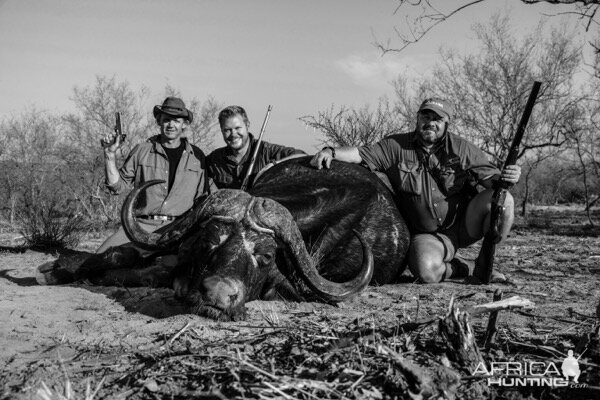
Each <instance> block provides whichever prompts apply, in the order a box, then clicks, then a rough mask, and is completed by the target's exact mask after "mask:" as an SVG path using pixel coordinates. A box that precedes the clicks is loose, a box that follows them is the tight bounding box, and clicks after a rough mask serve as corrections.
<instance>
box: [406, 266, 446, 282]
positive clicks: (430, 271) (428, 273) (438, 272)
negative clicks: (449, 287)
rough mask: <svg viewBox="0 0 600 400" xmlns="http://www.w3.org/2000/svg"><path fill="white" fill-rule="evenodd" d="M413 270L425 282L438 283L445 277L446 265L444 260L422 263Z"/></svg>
mask: <svg viewBox="0 0 600 400" xmlns="http://www.w3.org/2000/svg"><path fill="white" fill-rule="evenodd" d="M411 272H412V273H413V275H414V276H415V277H416V278H418V279H419V280H420V281H421V282H423V283H438V282H441V281H442V280H443V279H444V276H445V274H446V265H445V263H444V262H442V263H430V264H421V265H416V266H415V268H414V270H413V268H411Z"/></svg>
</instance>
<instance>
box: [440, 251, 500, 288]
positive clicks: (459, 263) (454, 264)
mask: <svg viewBox="0 0 600 400" xmlns="http://www.w3.org/2000/svg"><path fill="white" fill-rule="evenodd" d="M450 266H451V268H452V274H451V275H450V279H458V278H466V279H465V281H466V282H467V283H470V284H479V285H480V284H482V278H481V275H482V274H483V271H484V270H485V266H483V265H481V264H480V257H477V260H467V259H465V258H463V257H461V256H455V257H454V258H453V259H452V260H451V261H450ZM506 282H508V279H507V278H506V276H505V275H504V274H503V273H502V272H500V271H498V270H496V269H494V270H492V277H491V279H490V283H506Z"/></svg>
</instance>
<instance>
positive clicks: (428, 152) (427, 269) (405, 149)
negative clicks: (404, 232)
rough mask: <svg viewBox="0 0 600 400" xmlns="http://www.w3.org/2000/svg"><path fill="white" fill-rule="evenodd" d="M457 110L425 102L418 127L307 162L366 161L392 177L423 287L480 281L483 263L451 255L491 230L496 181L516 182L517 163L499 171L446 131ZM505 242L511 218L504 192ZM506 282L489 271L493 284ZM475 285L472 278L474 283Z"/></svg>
mask: <svg viewBox="0 0 600 400" xmlns="http://www.w3.org/2000/svg"><path fill="white" fill-rule="evenodd" d="M453 114H454V109H453V107H452V105H451V104H450V103H449V102H448V101H446V100H444V99H440V98H428V99H425V100H424V101H423V102H422V103H421V106H420V107H419V110H418V112H417V124H416V127H415V130H414V131H413V132H409V133H402V134H396V135H390V136H388V137H386V138H384V139H383V140H381V141H380V142H378V143H376V144H374V145H371V146H364V147H341V148H335V149H334V148H332V147H325V148H324V149H323V150H321V151H320V152H318V153H317V154H316V155H315V156H314V157H313V159H312V160H311V164H312V165H313V166H314V167H315V168H319V169H320V168H323V167H325V168H329V167H330V165H331V160H333V159H335V160H339V161H345V162H350V163H356V164H363V165H365V166H366V167H368V168H369V169H370V170H372V171H379V172H382V173H384V174H385V175H386V176H387V178H388V179H389V183H390V186H391V187H392V189H393V191H394V193H395V195H396V199H397V202H398V205H399V207H400V211H401V212H402V214H403V215H404V217H405V218H406V220H407V223H408V226H409V228H410V231H411V235H412V238H411V245H410V249H409V254H408V266H409V268H410V271H411V272H412V273H413V275H414V276H415V277H417V278H419V279H420V280H421V281H422V282H425V283H428V282H440V281H442V280H444V279H448V278H462V277H477V276H478V275H479V274H481V273H482V271H483V268H484V266H483V265H481V263H480V262H478V261H479V258H478V260H476V261H475V262H473V261H468V260H464V259H462V258H460V257H456V251H457V250H458V249H459V248H464V247H467V246H469V245H471V244H473V243H475V242H476V241H478V240H479V239H481V238H482V237H483V236H484V234H485V232H486V230H487V229H488V227H489V218H490V215H489V213H490V203H491V197H492V193H493V189H492V186H493V182H494V181H495V180H498V179H501V180H504V181H507V182H510V183H513V184H514V183H517V182H518V180H519V177H520V175H521V168H520V167H519V166H508V167H506V168H505V169H504V170H503V171H502V172H500V171H499V170H498V169H497V168H496V167H494V165H492V164H491V163H490V162H489V160H488V158H487V156H486V155H485V154H484V153H483V151H481V150H480V149H479V148H477V147H476V146H475V145H474V144H472V143H470V142H468V141H467V140H465V139H463V138H461V137H460V136H457V135H455V134H454V133H451V132H449V131H448V126H449V124H450V122H451V121H452V118H453ZM505 206H506V207H505V211H504V214H503V216H502V222H503V224H502V232H501V233H502V238H503V239H504V238H506V236H507V234H508V232H509V231H510V228H511V225H512V222H513V219H514V213H513V210H514V200H513V198H512V196H510V193H507V197H506V202H505ZM505 279H506V278H505V277H504V276H503V275H502V274H501V273H499V272H498V271H496V270H495V271H494V275H493V276H492V281H503V280H505ZM473 280H476V279H473Z"/></svg>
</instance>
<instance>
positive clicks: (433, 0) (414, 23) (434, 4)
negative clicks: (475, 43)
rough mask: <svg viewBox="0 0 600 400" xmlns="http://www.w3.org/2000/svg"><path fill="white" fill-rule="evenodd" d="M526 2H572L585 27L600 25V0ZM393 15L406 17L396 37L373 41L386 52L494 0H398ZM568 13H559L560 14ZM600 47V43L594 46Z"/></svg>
mask: <svg viewBox="0 0 600 400" xmlns="http://www.w3.org/2000/svg"><path fill="white" fill-rule="evenodd" d="M518 1H521V2H522V3H525V4H536V3H549V4H568V5H572V10H571V11H569V12H567V14H575V15H577V16H578V17H579V18H580V20H581V22H582V26H583V28H584V29H585V31H589V30H590V29H591V27H592V26H595V27H598V24H600V20H599V17H598V10H599V7H600V0H518ZM397 2H398V4H397V6H396V9H395V10H394V15H397V16H400V17H402V18H403V22H402V24H401V25H399V26H396V27H395V28H394V32H395V35H396V37H395V40H392V39H388V40H386V41H385V42H382V41H380V40H378V39H375V43H374V45H375V46H376V47H377V48H379V49H380V50H381V51H382V52H383V53H384V54H385V53H388V52H400V51H402V50H404V49H405V48H406V47H407V46H409V45H411V44H413V43H416V42H418V41H419V40H421V39H422V38H423V37H424V36H425V35H427V33H429V32H430V31H431V30H432V29H433V28H435V27H436V26H437V25H439V24H441V23H443V22H446V21H447V20H449V19H451V18H453V17H455V16H456V15H459V14H460V13H461V12H462V11H464V10H465V9H467V8H470V7H472V6H474V5H476V4H479V3H484V2H486V3H490V4H491V3H492V1H491V0H489V1H488V0H464V1H462V2H461V3H460V4H459V5H456V3H453V4H452V5H451V6H450V7H448V3H447V2H445V1H444V0H397ZM560 14H565V13H557V15H560ZM595 47H596V49H598V47H597V46H595Z"/></svg>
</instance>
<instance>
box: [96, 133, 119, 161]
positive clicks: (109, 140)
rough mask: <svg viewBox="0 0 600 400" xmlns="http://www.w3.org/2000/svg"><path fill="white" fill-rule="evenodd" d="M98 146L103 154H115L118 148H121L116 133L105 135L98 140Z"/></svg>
mask: <svg viewBox="0 0 600 400" xmlns="http://www.w3.org/2000/svg"><path fill="white" fill-rule="evenodd" d="M100 144H101V145H102V148H103V149H104V154H106V155H109V154H115V153H116V152H117V150H118V149H119V147H121V144H122V142H121V135H119V134H117V132H116V131H115V132H112V133H109V134H108V135H105V136H104V137H103V138H102V139H100Z"/></svg>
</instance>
